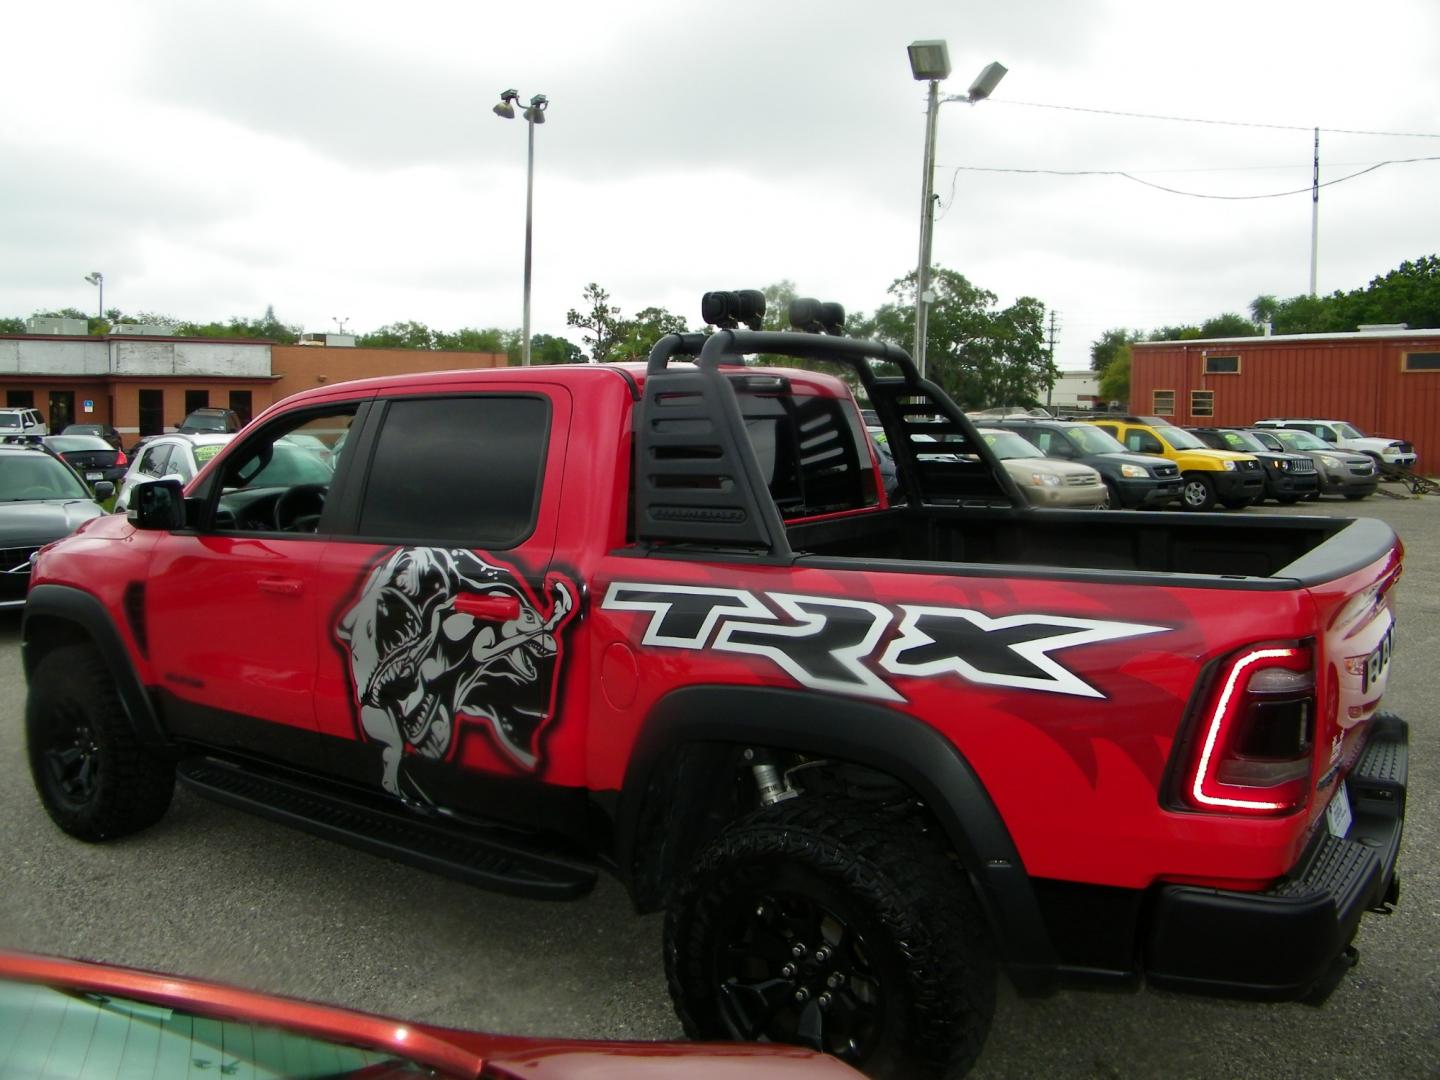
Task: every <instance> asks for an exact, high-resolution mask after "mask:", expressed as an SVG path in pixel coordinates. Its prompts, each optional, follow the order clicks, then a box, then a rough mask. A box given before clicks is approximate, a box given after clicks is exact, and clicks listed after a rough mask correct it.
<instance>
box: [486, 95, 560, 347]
mask: <svg viewBox="0 0 1440 1080" xmlns="http://www.w3.org/2000/svg"><path fill="white" fill-rule="evenodd" d="M519 99H520V94H519V92H518V91H516V90H505V91H503V92H502V93H501V94H500V104H499V105H496V106H495V110H494V111H495V115H496V116H499V117H501V118H502V119H505V120H514V119H515V102H516V101H518V100H519ZM549 107H550V99H549V98H547V97H546V96H545V95H544V94H536V95H535V96H534V97H532V98H531V99H530V106H529V108H527V109H526V110H525V111H524V113H523V114H522V115H523V116H524V117H525V124H526V127H527V128H528V132H527V134H528V139H527V143H528V150H527V153H526V156H525V302H524V313H523V315H522V317H521V319H522V322H521V327H520V334H521V336H522V337H523V339H524V340H523V341H521V343H520V363H521V364H522V365H524V366H525V367H529V366H530V261H531V244H532V233H533V225H534V220H535V125H536V124H543V123H544V122H545V110H546V109H548V108H549Z"/></svg>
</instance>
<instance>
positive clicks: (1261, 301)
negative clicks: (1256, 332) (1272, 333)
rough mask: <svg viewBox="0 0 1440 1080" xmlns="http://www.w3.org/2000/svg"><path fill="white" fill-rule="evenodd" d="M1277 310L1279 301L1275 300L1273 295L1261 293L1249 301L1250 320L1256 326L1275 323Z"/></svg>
mask: <svg viewBox="0 0 1440 1080" xmlns="http://www.w3.org/2000/svg"><path fill="white" fill-rule="evenodd" d="M1279 309H1280V301H1279V300H1277V299H1275V295H1274V294H1273V293H1261V294H1260V295H1259V296H1257V297H1255V299H1254V300H1251V301H1250V318H1251V319H1253V320H1254V322H1255V325H1256V326H1264V325H1265V324H1266V323H1269V322H1274V321H1275V313H1276V312H1277V311H1278V310H1279Z"/></svg>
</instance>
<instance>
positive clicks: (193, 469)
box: [115, 435, 332, 513]
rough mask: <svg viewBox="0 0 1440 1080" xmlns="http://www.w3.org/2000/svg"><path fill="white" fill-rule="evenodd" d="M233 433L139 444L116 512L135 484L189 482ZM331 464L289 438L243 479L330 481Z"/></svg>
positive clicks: (125, 506)
mask: <svg viewBox="0 0 1440 1080" xmlns="http://www.w3.org/2000/svg"><path fill="white" fill-rule="evenodd" d="M234 437H235V436H233V435H160V436H157V437H156V438H154V439H151V440H150V441H149V442H147V443H146V444H145V445H144V446H143V447H141V448H140V454H139V456H138V457H137V458H136V459H135V463H134V464H133V465H131V466H130V471H129V472H127V473H126V474H125V482H124V484H123V485H122V486H121V488H120V495H119V497H118V498H116V500H115V511H116V513H121V512H128V511H129V509H130V505H131V503H132V502H133V501H134V496H135V488H136V487H138V486H139V485H141V484H146V483H149V482H151V481H153V480H165V479H175V480H179V481H180V482H181V483H186V484H188V483H189V482H190V481H191V480H192V479H193V478H194V476H195V474H196V473H198V472H199V471H200V470H201V468H203V467H204V465H205V463H206V462H207V461H209V460H210V459H211V458H213V457H214V456H215V455H216V454H218V453H219V452H220V450H221V448H222V447H224V446H225V444H226V443H228V442H229V441H230V440H231V439H233V438H234ZM331 472H332V468H331V466H330V465H329V464H328V463H326V462H324V461H321V460H320V459H319V458H318V457H316V456H315V455H314V454H313V453H311V452H310V451H309V450H307V449H304V448H303V447H301V446H299V445H297V444H295V443H293V442H290V441H288V440H280V441H277V443H276V444H275V446H274V447H273V448H272V451H271V455H270V457H269V458H268V460H267V461H266V462H265V463H264V464H263V466H261V467H260V470H259V472H258V473H257V474H256V475H255V476H252V477H250V478H248V480H247V481H246V483H247V486H250V487H252V488H259V487H264V486H270V487H276V486H281V485H283V486H285V487H293V486H299V485H306V484H309V485H323V486H325V487H328V486H329V484H330V477H331Z"/></svg>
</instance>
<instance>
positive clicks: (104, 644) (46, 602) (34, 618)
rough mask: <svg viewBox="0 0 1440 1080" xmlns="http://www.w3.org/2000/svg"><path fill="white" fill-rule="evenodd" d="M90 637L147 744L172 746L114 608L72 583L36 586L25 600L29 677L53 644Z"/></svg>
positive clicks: (24, 642) (23, 652)
mask: <svg viewBox="0 0 1440 1080" xmlns="http://www.w3.org/2000/svg"><path fill="white" fill-rule="evenodd" d="M82 640H83V641H88V642H89V643H90V644H91V645H93V646H94V647H95V650H96V651H97V652H98V653H99V654H100V656H101V658H102V659H103V660H104V661H105V666H106V667H108V668H109V669H110V676H111V678H113V679H114V680H115V689H116V691H117V692H118V693H119V695H120V702H121V704H122V705H123V706H124V707H125V713H126V715H127V716H129V718H130V723H131V725H132V727H133V728H134V730H135V736H136V738H137V739H139V740H140V742H141V744H142V745H144V746H147V747H150V748H152V749H163V748H166V747H169V746H171V745H172V744H171V741H170V739H169V738H168V737H167V736H166V734H165V730H164V728H163V727H162V726H161V724H160V718H159V716H158V715H157V714H156V712H155V707H154V704H153V703H152V702H151V700H150V695H149V694H148V693H146V691H145V687H144V685H143V684H142V683H141V681H140V677H139V676H138V675H137V674H136V673H135V666H134V664H133V663H132V662H131V658H130V651H129V649H128V648H127V647H126V645H125V642H124V640H123V639H122V638H121V636H120V631H119V630H118V629H117V628H116V626H115V622H114V620H113V619H112V618H111V617H110V613H109V611H107V610H106V608H105V605H104V604H102V603H101V602H100V601H99V600H98V599H96V598H95V597H94V596H93V595H91V594H90V593H87V592H84V591H83V590H81V589H76V588H73V587H72V586H69V585H36V586H35V587H33V588H32V589H31V590H30V593H29V596H28V597H27V598H26V601H25V616H24V621H23V622H22V623H21V628H20V648H21V655H22V658H23V663H24V665H25V678H26V680H27V681H28V680H29V678H30V677H31V675H32V674H33V673H34V670H35V665H36V664H38V663H39V662H40V657H41V656H42V655H43V653H44V652H45V651H46V649H47V648H48V647H49V646H51V645H56V644H69V643H72V642H77V641H82Z"/></svg>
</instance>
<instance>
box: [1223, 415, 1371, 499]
mask: <svg viewBox="0 0 1440 1080" xmlns="http://www.w3.org/2000/svg"><path fill="white" fill-rule="evenodd" d="M1250 434H1251V435H1254V436H1255V438H1256V439H1258V440H1260V444H1261V445H1262V446H1266V447H1269V448H1270V449H1271V450H1283V451H1284V452H1285V453H1287V454H1304V455H1305V456H1306V457H1308V458H1310V459H1311V460H1312V461H1314V462H1315V468H1316V475H1317V476H1318V478H1319V480H1320V490H1319V494H1320V495H1343V496H1345V498H1347V499H1350V500H1351V501H1352V502H1353V501H1354V500H1357V499H1363V498H1365V496H1367V495H1372V494H1374V492H1375V489H1376V488H1377V487H1379V486H1380V469H1379V466H1378V465H1377V463H1376V461H1375V459H1374V458H1372V457H1371V456H1370V455H1368V454H1357V453H1355V452H1354V451H1352V450H1337V449H1335V447H1333V446H1331V445H1330V444H1329V443H1327V442H1324V441H1322V440H1321V439H1318V438H1316V437H1315V436H1314V435H1311V434H1310V432H1308V431H1300V430H1299V429H1298V428H1251V429H1250ZM1314 497H1316V498H1318V495H1317V496H1314Z"/></svg>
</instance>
